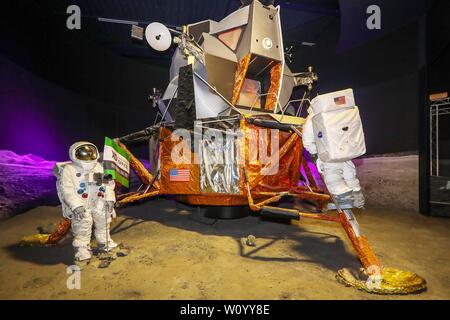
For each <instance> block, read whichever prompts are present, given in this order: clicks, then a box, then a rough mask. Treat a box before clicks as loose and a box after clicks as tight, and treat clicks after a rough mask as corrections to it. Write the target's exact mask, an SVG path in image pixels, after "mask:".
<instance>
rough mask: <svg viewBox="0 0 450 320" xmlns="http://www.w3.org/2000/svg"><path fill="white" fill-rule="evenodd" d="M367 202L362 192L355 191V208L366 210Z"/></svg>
mask: <svg viewBox="0 0 450 320" xmlns="http://www.w3.org/2000/svg"><path fill="white" fill-rule="evenodd" d="M365 203H366V200H365V198H364V194H363V193H362V191H361V190H358V191H353V206H354V207H355V208H358V209H364V205H365Z"/></svg>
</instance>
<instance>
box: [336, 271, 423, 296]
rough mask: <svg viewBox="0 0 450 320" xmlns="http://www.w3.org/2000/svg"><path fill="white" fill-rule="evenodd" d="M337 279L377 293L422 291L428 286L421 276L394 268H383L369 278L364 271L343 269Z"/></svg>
mask: <svg viewBox="0 0 450 320" xmlns="http://www.w3.org/2000/svg"><path fill="white" fill-rule="evenodd" d="M336 279H337V280H338V281H339V282H341V283H343V284H345V285H346V286H349V287H354V288H356V289H358V290H363V291H366V292H369V293H376V294H412V293H420V292H422V291H424V290H425V289H426V287H427V282H426V281H425V279H424V278H422V277H421V276H419V275H417V274H415V273H413V272H409V271H403V270H398V269H394V268H383V271H382V272H381V275H379V276H372V277H371V278H369V277H368V276H367V275H366V274H365V273H364V272H363V271H358V272H352V271H350V270H349V269H346V268H344V269H341V270H339V271H338V273H337V275H336Z"/></svg>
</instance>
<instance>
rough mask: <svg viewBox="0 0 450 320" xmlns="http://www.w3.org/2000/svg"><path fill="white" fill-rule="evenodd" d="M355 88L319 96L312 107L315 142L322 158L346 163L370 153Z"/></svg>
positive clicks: (325, 160) (326, 160)
mask: <svg viewBox="0 0 450 320" xmlns="http://www.w3.org/2000/svg"><path fill="white" fill-rule="evenodd" d="M354 103H355V100H354V97H353V90H352V89H347V90H342V91H337V92H332V93H329V94H326V95H323V96H318V97H316V98H315V99H314V100H313V101H312V102H311V105H312V108H313V110H314V113H316V115H315V116H314V117H313V118H312V125H313V131H314V141H315V142H316V146H317V153H318V156H319V158H320V160H322V161H324V162H343V161H348V160H352V159H355V158H357V157H359V156H361V155H363V154H365V153H366V143H365V139H364V131H363V126H362V122H361V117H360V115H359V109H358V107H357V106H355V105H354Z"/></svg>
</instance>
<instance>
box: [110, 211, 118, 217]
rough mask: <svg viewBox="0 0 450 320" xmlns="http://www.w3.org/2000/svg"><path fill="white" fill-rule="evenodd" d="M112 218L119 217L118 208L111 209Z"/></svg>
mask: <svg viewBox="0 0 450 320" xmlns="http://www.w3.org/2000/svg"><path fill="white" fill-rule="evenodd" d="M111 218H113V219H115V218H117V214H116V210H113V211H111Z"/></svg>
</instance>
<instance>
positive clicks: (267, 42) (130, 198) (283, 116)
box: [115, 0, 425, 293]
mask: <svg viewBox="0 0 450 320" xmlns="http://www.w3.org/2000/svg"><path fill="white" fill-rule="evenodd" d="M132 37H133V38H137V39H144V38H145V39H146V40H147V41H148V42H149V44H150V46H151V47H152V48H153V49H156V50H159V51H165V50H167V49H168V48H169V47H170V46H172V45H176V50H175V53H174V54H173V57H172V64H171V67H170V71H169V74H170V83H169V84H168V86H167V88H166V89H165V91H164V92H163V93H162V94H158V92H157V91H156V90H155V92H154V94H153V95H152V96H151V99H152V102H153V104H154V106H155V107H157V108H159V111H160V112H159V114H160V119H159V121H158V122H157V123H156V122H155V123H154V124H153V125H152V126H150V127H148V128H146V129H144V130H142V131H139V132H135V133H132V134H129V135H127V136H124V137H120V138H117V139H115V141H116V143H117V144H118V145H120V146H121V147H122V148H123V149H124V150H125V151H126V152H127V153H128V155H129V157H130V165H131V167H132V169H133V170H134V172H135V173H136V175H137V176H138V177H139V179H140V180H141V182H142V184H141V186H140V187H139V189H138V190H136V191H133V192H129V193H125V194H121V195H119V196H118V206H125V205H129V204H131V203H133V202H137V201H143V200H148V199H151V198H153V197H157V196H161V195H170V196H173V197H174V198H175V199H176V200H178V201H181V202H183V203H187V204H189V205H193V206H199V207H201V208H204V209H203V210H204V211H205V214H206V215H207V216H209V217H216V218H237V217H239V216H242V215H245V214H246V213H247V214H248V210H250V211H252V212H254V213H255V214H260V215H262V216H268V217H275V218H284V219H296V220H299V219H301V218H311V219H320V220H325V221H330V222H335V223H339V224H341V225H342V227H343V228H344V230H345V232H346V234H347V235H348V238H349V240H350V241H351V243H352V245H353V248H354V249H355V251H356V253H357V255H358V258H359V260H360V262H361V264H362V266H363V268H364V271H365V275H366V276H368V277H369V279H370V281H371V282H370V283H372V282H374V281H375V282H377V281H378V283H376V284H375V285H373V286H369V285H368V282H367V279H362V278H361V279H359V278H357V277H355V276H354V275H352V274H350V273H349V272H346V271H340V272H339V276H338V278H339V279H341V280H342V281H343V282H344V283H346V284H349V285H353V286H356V287H358V288H362V289H364V290H367V291H369V292H377V293H411V292H416V291H419V290H423V289H424V288H425V281H424V280H423V279H422V278H420V277H419V276H417V275H415V274H414V273H409V272H403V271H399V270H395V269H390V268H383V267H382V265H381V263H380V261H379V259H378V258H377V257H376V255H375V253H374V251H373V250H372V248H371V246H370V245H369V242H368V241H367V239H366V237H365V236H364V234H363V233H362V231H361V229H360V227H359V226H358V223H357V221H356V219H355V216H354V215H353V213H352V211H351V210H348V209H347V210H343V209H340V208H339V206H337V210H335V211H330V212H326V210H324V209H325V208H326V206H327V205H328V204H329V203H331V202H333V201H334V200H333V197H332V196H331V195H330V194H329V193H328V192H327V190H326V187H325V186H323V184H321V183H320V181H318V179H317V178H318V175H317V174H316V175H314V174H313V172H312V171H311V169H312V168H313V167H314V163H312V162H311V161H308V159H309V156H308V154H307V152H306V150H304V149H303V145H302V124H303V123H304V121H305V119H304V118H302V117H300V116H299V115H300V109H301V108H302V107H303V106H308V104H309V94H310V92H311V89H312V86H313V85H314V82H316V81H317V80H318V76H317V74H316V73H315V72H314V71H313V69H312V68H308V70H306V71H305V72H300V73H295V72H293V71H292V70H290V68H289V67H288V65H287V63H286V61H285V47H284V45H283V37H282V29H281V21H280V7H279V6H278V7H275V6H274V5H273V4H270V3H266V4H263V3H261V2H259V1H257V0H255V1H248V3H246V4H243V6H242V7H241V8H240V9H238V10H237V11H235V12H232V13H231V14H230V15H228V16H227V17H225V18H224V19H222V20H221V21H218V22H216V21H212V20H206V21H201V22H197V23H192V24H188V25H185V26H183V27H182V28H179V29H178V30H174V29H169V28H167V27H165V26H163V25H161V24H158V23H152V24H150V25H149V26H147V28H146V29H145V32H144V29H143V28H139V27H137V26H133V28H132ZM297 87H302V88H303V89H304V91H305V93H304V95H303V98H302V99H298V100H292V99H291V96H292V93H293V90H294V88H297ZM296 103H300V105H301V106H302V107H299V108H294V106H293V105H294V104H296ZM139 143H148V145H149V147H150V170H149V171H148V170H147V169H146V168H145V167H144V165H143V164H142V163H141V162H140V161H139V160H138V159H137V158H136V157H135V156H134V155H133V154H132V152H131V151H130V149H131V148H132V147H133V146H134V145H136V144H139ZM313 169H314V168H313ZM285 198H294V199H297V200H298V201H307V202H309V203H313V204H314V205H315V206H316V208H317V210H315V211H314V212H302V210H298V209H295V208H282V207H277V206H276V204H277V203H279V202H280V200H282V199H285ZM374 279H375V280H374Z"/></svg>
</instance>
